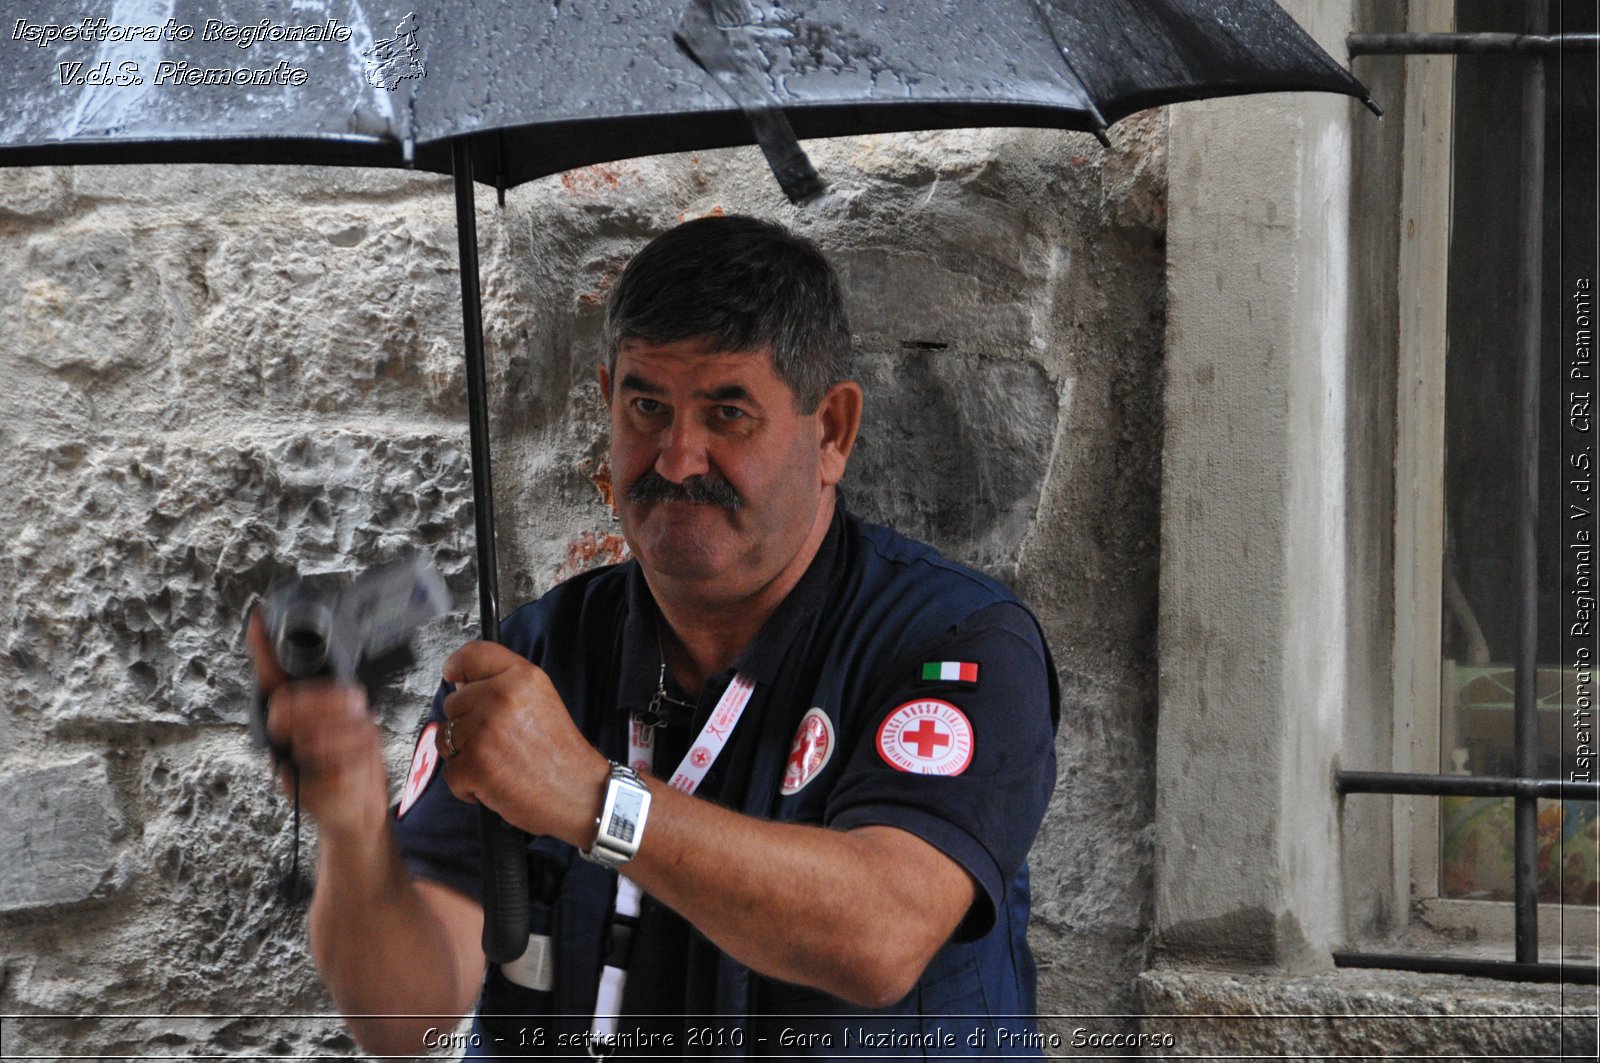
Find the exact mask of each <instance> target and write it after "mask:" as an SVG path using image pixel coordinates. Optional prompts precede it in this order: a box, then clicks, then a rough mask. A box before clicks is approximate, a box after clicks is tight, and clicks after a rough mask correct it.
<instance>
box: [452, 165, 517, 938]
mask: <svg viewBox="0 0 1600 1063" xmlns="http://www.w3.org/2000/svg"><path fill="white" fill-rule="evenodd" d="M450 148H451V153H452V156H453V159H454V163H455V180H456V235H457V238H458V241H459V244H460V248H461V320H462V331H463V333H464V334H465V340H466V353H467V422H468V425H469V430H470V433H471V437H472V450H471V454H472V519H473V527H474V532H475V535H476V538H477V547H478V618H479V620H480V621H481V623H482V629H483V630H482V637H483V639H484V640H485V641H487V642H499V641H500V606H499V594H498V584H499V575H498V572H497V570H496V566H495V550H494V483H493V480H492V479H491V477H490V473H489V469H490V465H489V411H488V406H489V402H488V397H487V392H488V385H487V383H486V382H485V377H484V371H483V306H482V302H481V300H480V298H479V293H478V219H477V211H476V208H475V207H474V206H473V202H472V154H471V152H470V150H469V149H468V145H467V141H466V139H465V138H461V137H458V138H456V139H455V140H453V141H451V144H450ZM478 840H479V844H480V846H481V848H482V851H483V954H484V955H485V956H486V957H488V959H489V962H491V963H510V962H511V961H512V960H515V959H516V958H517V957H518V956H521V955H522V953H523V952H524V951H525V950H526V949H527V947H528V928H529V916H530V908H529V899H528V836H527V834H525V833H523V832H522V831H521V830H519V829H518V828H516V827H513V826H511V825H510V824H509V823H507V822H506V821H505V820H503V819H501V818H500V817H499V815H497V814H496V813H494V812H491V811H490V810H489V809H488V808H485V807H483V806H481V805H480V806H479V808H478Z"/></svg>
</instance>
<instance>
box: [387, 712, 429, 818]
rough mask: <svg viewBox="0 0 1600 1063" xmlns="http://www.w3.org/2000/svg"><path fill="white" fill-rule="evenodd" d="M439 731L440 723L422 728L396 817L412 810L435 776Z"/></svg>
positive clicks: (407, 771) (407, 770)
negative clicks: (435, 737) (437, 735)
mask: <svg viewBox="0 0 1600 1063" xmlns="http://www.w3.org/2000/svg"><path fill="white" fill-rule="evenodd" d="M438 733H439V725H438V724H436V723H430V724H429V725H428V726H426V727H424V728H423V729H422V736H421V737H420V738H418V739H417V751H416V752H415V753H413V754H412V755H411V767H409V768H407V769H406V781H405V785H404V786H402V787H401V788H400V811H399V812H398V813H396V814H395V818H396V819H399V818H400V817H401V816H403V815H405V814H406V813H407V812H410V811H411V806H412V805H414V804H416V803H417V798H419V797H421V796H422V791H424V790H426V789H427V788H428V780H430V779H432V778H433V772H434V769H435V768H437V767H438V766H439V747H438V745H437V744H436V743H435V742H434V740H433V736H434V735H436V734H438Z"/></svg>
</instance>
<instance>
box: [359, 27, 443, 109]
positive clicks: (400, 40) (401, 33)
mask: <svg viewBox="0 0 1600 1063" xmlns="http://www.w3.org/2000/svg"><path fill="white" fill-rule="evenodd" d="M362 54H363V55H365V56H366V57H367V83H368V84H369V85H371V86H372V87H373V88H378V89H388V90H389V91H390V92H393V91H394V90H395V88H396V87H397V86H399V84H400V82H402V81H405V80H406V79H408V78H420V77H426V76H427V73H428V71H427V70H426V69H425V68H424V67H423V65H422V60H420V59H418V58H417V16H416V15H415V14H410V15H407V16H406V17H405V18H403V19H401V20H400V23H399V25H397V26H395V28H394V36H393V37H390V38H388V39H387V40H382V41H378V42H377V43H375V44H374V45H373V46H372V47H371V48H368V49H367V50H366V51H365V52H363V53H362Z"/></svg>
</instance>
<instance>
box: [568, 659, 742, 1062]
mask: <svg viewBox="0 0 1600 1063" xmlns="http://www.w3.org/2000/svg"><path fill="white" fill-rule="evenodd" d="M755 688H756V683H755V680H753V679H751V678H750V677H749V676H747V675H745V674H744V673H743V672H740V673H739V674H738V675H736V676H734V677H733V682H731V683H729V684H728V689H727V690H725V691H723V692H722V697H721V698H719V699H718V700H717V707H716V708H714V709H712V710H711V718H710V719H709V720H707V721H706V725H705V726H704V727H702V728H701V729H700V734H699V735H697V736H696V737H695V740H694V741H693V742H692V743H690V745H689V752H687V753H685V754H684V757H683V760H682V761H681V762H680V763H679V764H678V770H677V771H675V772H673V773H672V778H670V779H669V780H667V785H668V786H671V787H672V788H673V789H674V790H679V791H681V792H683V793H686V794H692V793H694V792H695V790H696V789H697V788H698V787H699V786H700V783H701V781H702V780H703V779H704V778H705V777H706V773H707V772H709V771H710V770H711V765H713V764H715V763H716V761H717V757H718V756H720V755H721V754H722V748H723V747H724V746H726V745H727V744H728V736H729V735H731V734H732V733H733V729H734V727H735V725H737V724H738V722H739V717H741V716H743V715H744V709H745V706H746V705H748V704H749V703H750V695H751V694H752V693H753V692H754V691H755ZM655 737H656V736H655V727H653V726H646V725H645V724H642V723H640V722H639V718H638V717H637V716H634V717H633V718H632V719H630V720H629V721H628V766H629V767H631V768H632V769H633V770H634V771H636V772H638V773H639V774H640V775H649V774H650V770H651V768H652V767H653V766H654V761H655ZM640 896H641V894H640V890H639V887H638V886H637V885H635V884H634V881H633V880H632V879H630V878H628V877H627V876H626V875H623V874H618V876H617V902H616V905H615V906H614V907H613V908H612V910H611V919H610V921H609V922H608V924H607V932H608V933H609V932H610V924H611V923H615V922H616V920H617V919H618V918H623V919H638V918H639V900H640ZM627 979H628V971H627V968H625V967H613V966H612V965H611V964H606V965H605V967H604V968H602V969H601V971H600V991H599V993H598V995H597V996H596V997H595V1008H594V1025H593V1026H591V1027H590V1028H589V1038H590V1047H591V1054H592V1050H593V1049H594V1048H597V1047H600V1046H601V1045H603V1044H605V1043H606V1042H609V1041H610V1040H611V1039H612V1038H613V1037H614V1036H616V1032H617V1019H618V1017H619V1016H620V1015H621V1013H622V987H623V985H624V983H626V982H627Z"/></svg>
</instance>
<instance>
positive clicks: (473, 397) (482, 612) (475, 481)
mask: <svg viewBox="0 0 1600 1063" xmlns="http://www.w3.org/2000/svg"><path fill="white" fill-rule="evenodd" d="M451 147H452V150H453V152H454V153H455V180H456V235H457V238H458V240H459V242H460V248H461V251H460V253H461V328H462V335H463V338H464V340H465V342H466V354H467V424H468V429H469V431H470V433H471V438H472V451H471V454H472V457H471V464H472V517H473V526H474V530H475V533H476V535H475V538H476V539H477V550H478V619H479V622H480V624H481V626H482V637H483V638H484V639H485V640H486V641H488V642H499V641H500V593H499V587H500V578H499V569H498V566H497V565H496V562H495V543H494V476H493V472H492V469H491V464H490V458H489V398H488V384H487V382H486V376H485V373H484V368H483V301H482V298H481V296H480V293H479V290H478V216H477V209H476V207H475V206H474V204H473V195H472V153H471V151H470V150H468V147H467V143H466V141H465V140H460V139H458V140H456V141H454V142H453V144H452V145H451Z"/></svg>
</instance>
